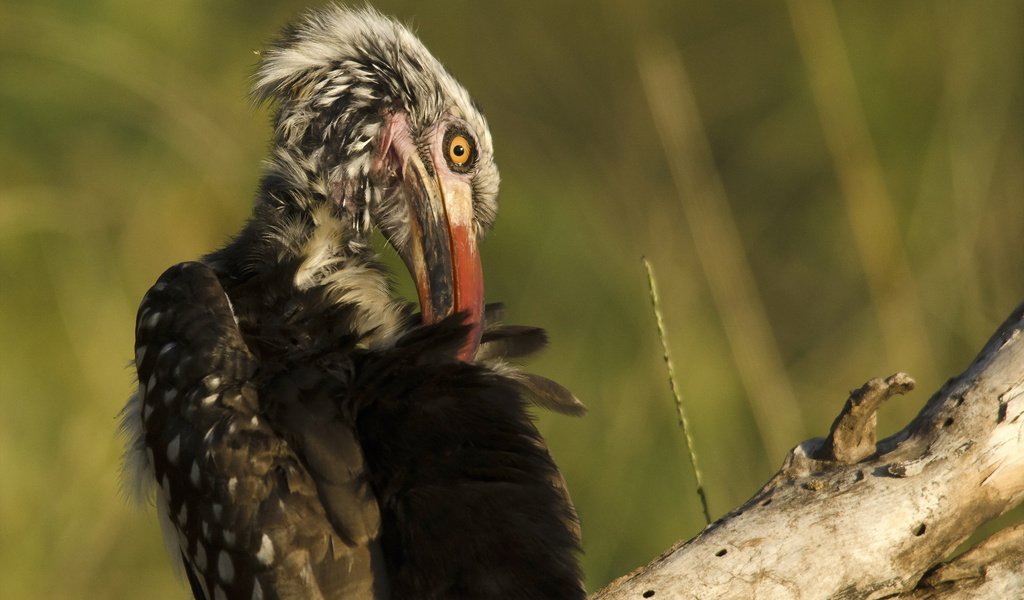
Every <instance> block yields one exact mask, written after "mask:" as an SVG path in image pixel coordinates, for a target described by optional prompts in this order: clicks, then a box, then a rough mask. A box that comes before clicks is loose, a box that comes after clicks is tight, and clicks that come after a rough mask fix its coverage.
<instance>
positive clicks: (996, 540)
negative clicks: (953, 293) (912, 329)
mask: <svg viewBox="0 0 1024 600" xmlns="http://www.w3.org/2000/svg"><path fill="white" fill-rule="evenodd" d="M912 387H913V380H912V379H910V378H909V377H908V376H906V375H905V374H902V373H898V374H896V375H893V376H891V377H889V378H888V379H886V380H884V381H883V380H877V379H876V380H872V381H869V382H868V383H867V384H865V385H864V386H863V387H861V388H860V389H858V390H856V391H854V392H852V393H851V395H850V398H849V400H848V401H847V403H846V406H845V407H844V408H843V411H842V413H841V414H840V416H839V417H838V418H837V419H836V421H835V423H834V424H833V425H832V430H831V432H830V434H829V436H828V438H827V439H821V438H815V439H812V440H808V441H806V442H804V443H802V444H800V445H799V446H797V447H796V448H794V449H793V450H792V451H790V453H789V455H788V456H787V457H786V459H785V462H784V464H783V466H782V468H781V470H780V471H779V472H778V473H777V474H776V475H775V476H774V477H773V478H772V479H771V480H770V481H768V483H767V484H765V485H764V487H763V488H761V490H760V491H759V492H758V493H757V494H755V495H754V497H753V498H751V499H750V500H749V501H747V502H746V503H745V504H744V505H743V506H741V507H739V508H738V509H736V510H734V511H732V512H731V513H729V514H728V515H726V516H725V517H723V518H722V519H720V520H718V521H716V522H715V523H713V524H711V525H710V526H708V527H707V528H706V529H705V530H704V531H703V532H701V533H700V534H699V535H698V536H697V537H695V538H693V539H692V540H689V541H687V542H681V543H679V544H677V545H676V546H675V547H673V548H671V549H670V550H669V551H668V552H666V553H665V554H664V555H663V556H661V557H659V558H657V559H656V560H654V561H653V562H651V563H650V564H648V565H646V566H644V567H641V568H640V569H638V570H636V571H635V572H633V573H630V574H629V575H626V576H624V577H622V578H620V579H618V580H616V581H614V582H612V583H611V584H610V585H609V586H608V587H606V588H605V589H603V590H601V591H600V592H598V593H597V594H595V595H594V596H593V600H620V599H625V598H631V599H632V598H637V599H639V598H654V599H655V600H657V599H664V598H701V599H710V598H715V599H718V598H743V599H749V598H757V599H759V600H768V599H773V598H779V599H784V600H793V599H805V598H806V599H812V598H814V599H819V598H836V599H839V598H842V599H850V600H852V599H859V598H865V599H866V598H872V599H875V598H913V599H917V600H919V599H924V598H967V597H970V598H1019V597H1024V567H1022V565H1024V526H1017V527H1011V528H1009V529H1006V530H1004V531H1002V532H1000V533H999V534H997V535H995V536H993V537H991V538H990V539H989V540H987V541H985V542H984V543H982V544H979V545H978V546H977V547H975V548H974V549H972V550H971V551H970V552H967V553H965V554H963V555H962V556H960V557H958V558H957V559H955V560H953V561H951V562H949V563H945V564H943V563H940V561H942V560H943V558H945V557H946V556H947V555H949V553H950V552H952V551H953V549H955V548H956V547H957V546H958V545H959V544H960V543H961V542H963V541H964V540H965V539H966V538H967V537H968V536H970V535H971V534H972V533H973V532H974V531H975V530H976V529H977V528H978V527H979V526H980V525H982V524H983V523H985V522H987V521H989V520H991V519H993V518H995V517H997V516H999V515H1001V514H1003V513H1004V512H1006V511H1008V510H1010V509H1012V508H1014V507H1015V506H1017V505H1018V504H1020V503H1021V501H1022V500H1024V304H1022V305H1021V306H1018V307H1017V309H1016V310H1015V311H1014V312H1013V314H1011V315H1010V317H1009V318H1008V319H1007V320H1006V322H1005V323H1003V325H1002V326H1001V327H1000V328H999V329H998V330H997V331H996V333H995V334H994V335H993V336H992V338H991V339H990V340H989V342H988V343H987V344H986V345H985V347H984V349H983V350H982V351H981V353H980V354H979V355H978V357H977V358H976V359H975V360H974V362H973V363H972V364H971V365H970V367H968V369H967V370H966V371H965V372H964V373H963V374H961V375H960V376H958V377H956V378H954V379H951V380H950V381H948V382H947V383H946V384H945V385H944V386H943V387H942V388H941V389H940V390H939V391H938V392H936V393H935V394H934V395H933V396H932V397H931V399H930V400H929V401H928V403H927V404H926V405H925V406H924V408H923V409H922V410H921V412H920V413H919V414H918V415H917V417H916V418H915V419H914V420H913V421H912V422H911V423H910V424H909V425H907V426H906V427H905V428H904V429H903V430H902V431H900V432H899V433H897V434H896V435H894V436H892V437H890V438H887V439H884V440H882V441H881V442H878V443H877V444H876V442H875V440H876V433H875V421H876V413H877V410H878V408H879V406H880V405H881V403H882V402H883V401H884V400H886V399H887V398H889V397H891V396H892V395H894V394H898V393H904V392H906V391H909V390H910V389H912Z"/></svg>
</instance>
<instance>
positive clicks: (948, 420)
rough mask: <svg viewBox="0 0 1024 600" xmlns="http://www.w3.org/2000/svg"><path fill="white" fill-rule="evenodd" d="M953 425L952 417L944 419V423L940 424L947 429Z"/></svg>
mask: <svg viewBox="0 0 1024 600" xmlns="http://www.w3.org/2000/svg"><path fill="white" fill-rule="evenodd" d="M952 424H953V417H950V418H948V419H946V422H945V423H943V424H942V426H943V427H949V426H950V425H952Z"/></svg>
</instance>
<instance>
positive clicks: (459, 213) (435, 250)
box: [387, 115, 484, 362]
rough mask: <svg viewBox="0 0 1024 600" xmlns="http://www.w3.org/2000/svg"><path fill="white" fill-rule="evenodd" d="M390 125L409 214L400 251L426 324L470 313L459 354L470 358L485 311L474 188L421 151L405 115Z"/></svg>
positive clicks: (473, 352) (474, 349)
mask: <svg viewBox="0 0 1024 600" xmlns="http://www.w3.org/2000/svg"><path fill="white" fill-rule="evenodd" d="M389 125H390V126H389V134H390V136H389V139H388V140H387V143H388V145H389V146H390V152H392V153H393V156H394V158H395V159H397V160H398V161H399V163H400V172H401V176H402V178H403V181H404V184H405V188H406V192H407V196H408V201H409V203H410V211H409V213H410V216H411V219H410V222H409V228H410V231H409V240H408V243H407V244H405V245H404V247H402V248H399V249H398V252H399V255H401V257H402V259H403V260H404V261H405V264H406V267H407V268H408V269H409V271H410V273H412V276H413V279H414V280H415V283H416V292H417V295H418V296H419V301H420V311H421V313H422V315H423V322H424V323H427V324H431V323H436V322H438V321H440V320H442V319H444V318H445V317H448V316H450V315H452V314H455V313H461V312H464V313H466V315H467V317H466V322H467V323H468V324H469V325H470V326H471V327H472V329H471V331H470V335H469V337H468V339H467V340H466V343H465V345H464V346H463V347H462V348H461V349H460V351H459V354H458V357H459V359H461V360H464V361H467V362H468V361H471V360H472V359H473V357H474V356H475V355H476V350H477V348H478V347H479V345H480V336H481V333H482V324H483V312H484V278H483V266H482V265H481V262H480V254H479V252H478V250H477V239H476V229H475V226H474V223H473V190H472V186H471V185H470V183H469V182H468V181H467V180H466V179H465V178H461V177H458V176H456V175H453V174H451V173H448V172H447V170H446V169H445V167H444V165H443V164H442V165H435V164H434V162H433V161H430V157H429V156H424V154H422V153H421V152H420V150H419V149H418V148H417V146H416V144H415V143H414V142H413V140H412V139H411V138H410V137H409V135H408V129H407V123H406V122H405V118H404V116H402V115H395V116H393V117H392V122H391V123H390V124H389ZM428 161H429V162H428Z"/></svg>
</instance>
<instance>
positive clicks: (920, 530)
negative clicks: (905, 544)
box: [914, 523, 927, 536]
mask: <svg viewBox="0 0 1024 600" xmlns="http://www.w3.org/2000/svg"><path fill="white" fill-rule="evenodd" d="M925 529H927V527H926V526H925V524H924V523H921V524H920V525H918V526H917V529H915V530H914V535H916V536H922V535H924V530H925Z"/></svg>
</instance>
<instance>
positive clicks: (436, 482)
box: [121, 5, 585, 600]
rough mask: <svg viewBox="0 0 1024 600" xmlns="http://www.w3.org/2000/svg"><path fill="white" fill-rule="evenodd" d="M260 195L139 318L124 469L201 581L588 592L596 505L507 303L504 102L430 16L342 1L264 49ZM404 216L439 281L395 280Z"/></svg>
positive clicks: (158, 290)
mask: <svg viewBox="0 0 1024 600" xmlns="http://www.w3.org/2000/svg"><path fill="white" fill-rule="evenodd" d="M253 95H254V98H255V99H256V100H257V101H258V102H262V103H264V104H266V105H269V106H270V107H271V108H272V114H273V121H272V125H273V134H272V141H271V144H270V150H269V157H268V159H267V160H266V162H265V165H264V168H263V174H262V177H261V179H260V182H259V185H258V189H257V192H256V194H255V200H254V202H253V209H252V214H251V216H250V218H249V219H248V221H247V222H246V223H245V224H244V226H243V227H242V228H241V230H240V231H239V232H238V233H237V234H236V235H235V236H234V237H233V238H232V239H231V240H230V241H229V242H228V243H227V244H226V245H225V246H224V247H222V248H220V249H217V250H215V251H212V252H210V253H208V254H206V255H204V256H202V257H200V258H198V259H196V260H194V261H189V262H183V263H179V264H176V265H174V266H171V267H170V268H168V269H167V270H166V271H165V272H164V273H163V274H162V275H160V277H159V278H158V279H157V280H156V282H155V283H154V284H153V285H152V287H151V288H149V290H148V291H147V292H146V293H145V295H144V296H143V298H142V301H141V303H140V306H139V310H138V313H137V317H136V329H135V336H136V343H135V356H134V366H135V371H136V375H137V377H138V388H137V391H136V392H135V393H134V394H133V395H132V396H131V398H130V399H129V400H128V402H127V404H126V406H125V408H124V409H123V411H122V414H121V427H122V430H123V431H124V435H125V439H126V453H125V464H124V471H125V474H124V482H125V486H126V487H127V488H128V493H129V495H130V496H132V497H134V498H136V499H137V500H140V501H143V502H145V501H149V502H151V503H152V504H154V505H155V507H156V512H157V517H158V520H159V522H160V527H161V530H162V533H163V537H164V543H165V545H166V546H167V549H168V552H169V553H170V555H171V557H172V561H173V562H174V563H175V564H176V566H177V568H178V570H179V571H180V574H181V575H183V577H184V578H185V579H186V580H187V581H188V584H189V587H190V589H191V592H192V595H193V596H194V597H195V598H197V599H204V600H220V599H226V598H232V599H234V598H240V599H246V600H250V599H251V600H258V599H261V598H266V599H270V598H282V599H291V598H311V599H324V600H329V599H336V598H369V599H383V598H396V599H402V598H414V599H433V598H513V599H514V598H523V599H526V598H541V599H543V598H559V599H575V598H585V588H584V585H583V580H582V574H581V569H580V565H579V562H580V553H581V540H580V526H579V520H578V517H577V513H576V510H575V508H574V507H573V504H572V501H571V499H570V496H569V494H568V491H567V488H566V484H565V480H564V478H563V477H562V475H561V473H560V472H559V470H558V468H557V466H556V464H555V462H554V461H553V459H552V457H551V455H550V452H549V451H548V449H547V446H546V445H545V442H544V440H543V438H542V437H541V435H540V433H539V432H538V430H537V428H536V427H535V425H534V423H533V421H532V416H531V415H532V409H533V407H535V406H537V407H541V408H546V409H552V410H555V411H558V412H561V413H566V414H571V415H579V414H582V413H583V412H584V410H585V408H584V407H583V405H582V403H580V401H579V400H578V399H576V397H575V396H573V394H572V393H571V392H570V391H569V390H568V389H566V388H565V387H563V386H561V385H560V384H558V383H556V382H554V381H552V380H550V379H547V378H545V377H543V376H540V375H535V374H532V373H527V372H525V371H523V370H522V369H521V367H519V366H517V365H516V361H517V360H519V359H520V358H522V357H524V356H527V355H529V354H532V353H533V352H535V351H537V350H539V349H540V348H542V347H543V346H544V345H545V344H546V343H547V336H546V334H545V333H544V331H543V330H541V329H539V328H535V327H528V326H513V325H505V324H503V323H502V314H503V311H502V307H501V305H499V304H485V302H484V287H483V270H482V264H481V260H480V255H479V249H478V243H479V242H480V240H481V239H482V238H483V236H484V235H485V234H486V233H487V232H488V231H489V230H490V228H491V227H492V225H493V222H494V220H495V217H496V211H497V194H498V187H499V174H498V170H497V167H496V166H495V161H494V148H493V141H492V138H491V134H490V132H489V129H488V125H487V122H486V120H485V119H484V117H483V115H482V113H481V111H480V109H479V107H478V105H477V104H476V103H475V102H474V101H473V100H472V98H471V97H470V96H469V94H468V93H467V92H466V90H465V89H464V88H463V87H462V86H461V85H460V84H459V83H458V82H457V81H456V80H455V79H454V78H453V77H452V76H451V75H450V74H449V73H448V72H447V71H446V70H445V68H444V67H443V66H442V64H441V63H440V62H439V61H438V60H437V59H436V58H435V57H434V56H433V55H432V54H431V53H430V52H429V51H428V50H427V49H426V48H425V47H424V45H423V43H422V42H421V41H420V40H419V39H418V38H417V37H416V36H415V35H414V34H413V33H412V32H411V31H410V30H409V29H408V28H407V27H405V26H404V25H402V24H401V23H399V22H397V21H395V20H393V19H392V18H390V17H386V16H384V15H382V14H380V13H379V12H377V11H375V10H374V9H372V8H369V7H364V8H346V7H341V6H338V5H328V6H326V7H322V8H319V9H314V10H312V11H309V12H307V13H305V14H304V15H303V16H301V17H300V18H298V19H297V20H296V21H295V22H294V23H293V24H291V25H289V26H288V27H286V28H285V29H284V31H283V32H282V33H281V34H280V36H279V38H278V39H277V41H275V42H273V43H272V44H271V45H269V47H268V48H267V49H266V50H265V51H263V52H262V53H261V54H260V59H259V65H258V67H257V70H256V73H255V75H254V83H253ZM375 231H379V232H380V233H381V234H383V237H384V239H385V240H386V242H387V244H388V245H390V246H391V247H392V248H393V249H394V251H395V252H396V253H397V254H398V255H399V256H400V257H401V259H402V261H403V262H404V264H405V265H406V267H407V268H408V270H409V272H410V274H411V275H412V279H413V281H414V283H415V286H416V290H417V300H418V311H417V305H416V304H415V303H410V302H407V301H405V300H403V299H402V298H400V297H399V296H397V295H396V294H395V293H394V291H393V290H392V285H391V279H390V277H391V276H390V274H389V273H388V271H387V270H386V268H385V267H384V266H383V263H382V261H381V258H380V256H379V255H378V251H377V250H375V246H374V243H373V235H374V232H375Z"/></svg>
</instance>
